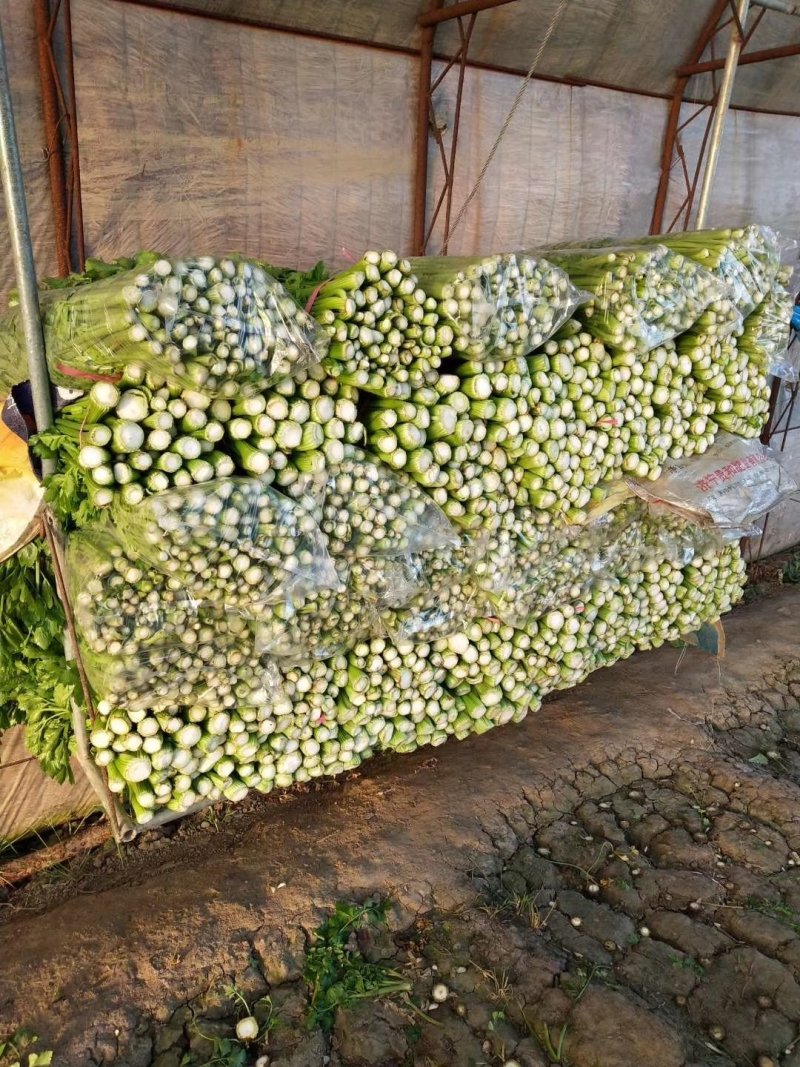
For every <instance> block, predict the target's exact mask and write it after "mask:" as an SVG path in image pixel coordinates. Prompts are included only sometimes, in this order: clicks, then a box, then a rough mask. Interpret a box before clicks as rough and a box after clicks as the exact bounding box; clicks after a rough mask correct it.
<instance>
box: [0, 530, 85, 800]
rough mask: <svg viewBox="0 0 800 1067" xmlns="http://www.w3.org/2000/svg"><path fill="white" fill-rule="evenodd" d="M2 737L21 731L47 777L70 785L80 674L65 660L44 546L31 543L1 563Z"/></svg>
mask: <svg viewBox="0 0 800 1067" xmlns="http://www.w3.org/2000/svg"><path fill="white" fill-rule="evenodd" d="M0 619H2V620H3V624H2V627H0V732H2V731H3V730H6V729H8V728H9V727H10V726H15V725H17V724H22V725H24V726H25V744H26V747H27V748H28V750H29V751H30V752H31V753H32V754H33V755H34V756H36V757H37V758H38V760H39V762H40V763H41V765H42V769H43V770H44V771H45V773H46V774H49V775H50V776H51V777H52V778H55V779H56V781H58V782H64V781H66V780H67V779H70V780H71V779H72V772H71V770H70V766H69V758H70V755H71V754H72V750H73V736H72V703H71V702H72V700H73V698H76V699H78V700H80V685H79V678H78V672H77V669H76V667H75V665H74V663H71V662H67V660H66V659H65V658H64V627H65V624H66V623H65V618H64V609H63V608H62V606H61V601H60V600H59V599H58V595H57V593H56V585H55V578H54V576H53V568H52V563H51V561H50V554H49V550H48V547H47V545H46V544H45V543H44V542H43V541H32V542H31V543H30V544H28V545H25V547H24V548H22V549H20V551H19V552H17V553H16V554H15V555H14V556H12V557H11V558H10V559H7V560H6V561H5V562H4V563H0Z"/></svg>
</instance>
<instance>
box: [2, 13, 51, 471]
mask: <svg viewBox="0 0 800 1067" xmlns="http://www.w3.org/2000/svg"><path fill="white" fill-rule="evenodd" d="M0 176H1V177H2V182H3V194H4V196H5V203H6V215H7V222H8V231H9V236H10V238H11V252H12V255H13V258H14V271H15V274H16V277H17V288H18V290H19V311H20V319H21V322H22V330H23V335H24V337H25V347H26V349H27V353H28V372H29V375H30V381H31V390H32V392H33V411H34V415H35V416H36V427H37V429H39V430H45V429H47V427H48V426H51V425H52V422H53V401H52V397H51V392H50V376H49V374H48V372H47V359H46V357H45V348H44V336H43V334H42V320H41V316H40V314H39V294H38V290H37V287H36V267H35V265H34V262H33V248H32V245H31V230H30V225H29V223H28V208H27V206H26V203H25V186H24V183H23V179H22V163H21V162H20V157H19V144H18V142H17V131H16V127H15V124H14V109H13V105H12V103H11V86H10V85H9V80H8V65H7V63H6V51H5V45H4V43H3V28H2V26H1V25H0ZM42 466H43V468H44V473H45V474H49V473H50V472H51V470H52V465H51V464H49V463H47V462H45V463H43V464H42Z"/></svg>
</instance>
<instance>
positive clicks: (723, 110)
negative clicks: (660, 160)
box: [694, 0, 750, 230]
mask: <svg viewBox="0 0 800 1067" xmlns="http://www.w3.org/2000/svg"><path fill="white" fill-rule="evenodd" d="M749 8H750V0H738V2H737V4H736V14H737V15H738V17H739V25H738V26H737V24H736V20H735V19H734V21H733V24H732V26H731V39H730V42H729V44H728V54H727V56H726V57H725V67H724V69H723V72H722V83H721V85H720V87H719V96H718V97H717V107H716V111H715V112H714V119H713V121H712V124H711V133H710V135H709V139H708V156H707V158H706V169H705V170H704V172H703V185H702V188H701V190H700V201H699V203H698V205H697V215H696V216H695V220H694V228H695V229H696V230H702V228H703V226H704V225H705V222H706V215H707V214H708V202H709V200H710V198H711V186H712V185H713V184H714V175H715V174H716V171H717V162H718V161H719V150H720V146H721V144H722V134H723V132H724V130H725V119H726V118H727V117H728V108H729V106H730V102H731V95H732V93H733V81H734V78H735V77H736V67H737V66H738V64H739V54H740V53H741V51H742V36H741V34H740V33H739V26H741V27H742V29H744V24H745V20H746V19H747V12H748V10H749Z"/></svg>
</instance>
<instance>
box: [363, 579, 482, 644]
mask: <svg viewBox="0 0 800 1067" xmlns="http://www.w3.org/2000/svg"><path fill="white" fill-rule="evenodd" d="M475 594H476V590H475V587H474V586H472V585H470V584H469V583H467V582H463V581H459V582H450V583H448V584H446V585H441V586H437V587H429V588H426V589H422V590H421V591H420V592H418V593H417V594H416V595H415V596H414V597H412V599H411V600H410V601H408V603H406V604H405V605H404V606H403V607H401V608H397V609H395V610H394V611H386V612H384V613H383V614H382V615H381V626H382V630H383V632H384V633H386V635H387V636H388V637H389V638H390V639H391V640H392V641H394V642H397V641H435V640H437V639H438V638H440V637H448V636H449V635H450V634H453V633H457V632H459V631H460V630H463V628H464V627H465V626H466V625H467V624H468V623H469V622H471V621H472V619H473V618H475V615H476V613H477V609H478V601H477V599H476V595H475Z"/></svg>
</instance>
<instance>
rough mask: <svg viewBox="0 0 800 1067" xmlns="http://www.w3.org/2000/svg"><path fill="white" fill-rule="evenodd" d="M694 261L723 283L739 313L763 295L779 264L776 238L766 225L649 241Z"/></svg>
mask: <svg viewBox="0 0 800 1067" xmlns="http://www.w3.org/2000/svg"><path fill="white" fill-rule="evenodd" d="M652 240H654V241H658V242H660V243H662V244H665V245H667V246H668V247H669V248H671V249H673V250H674V251H675V252H680V253H681V254H682V255H684V256H688V257H689V258H690V259H693V260H695V262H697V263H699V264H700V265H701V266H702V267H703V268H704V269H705V270H708V271H711V273H712V274H714V275H715V276H716V277H717V278H718V279H719V280H720V281H721V282H723V283H724V285H725V287H726V289H727V294H728V297H729V298H730V300H731V301H732V303H733V304H734V306H735V307H736V308H737V310H738V311H739V313H740V314H742V315H749V314H750V312H751V311H753V309H754V308H755V307H756V305H758V304H760V303H761V301H762V300H763V299H764V298H765V297H766V296H767V294H768V292H769V290H770V287H771V286H772V283H773V281H774V280H775V276H776V274H777V271H778V267H779V265H780V248H779V244H778V238H777V235H776V234H775V232H774V231H773V230H771V229H770V228H769V227H768V226H745V227H742V228H740V229H727V230H724V229H723V230H690V231H687V232H685V233H668V234H663V235H662V236H660V237H654V238H652Z"/></svg>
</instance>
